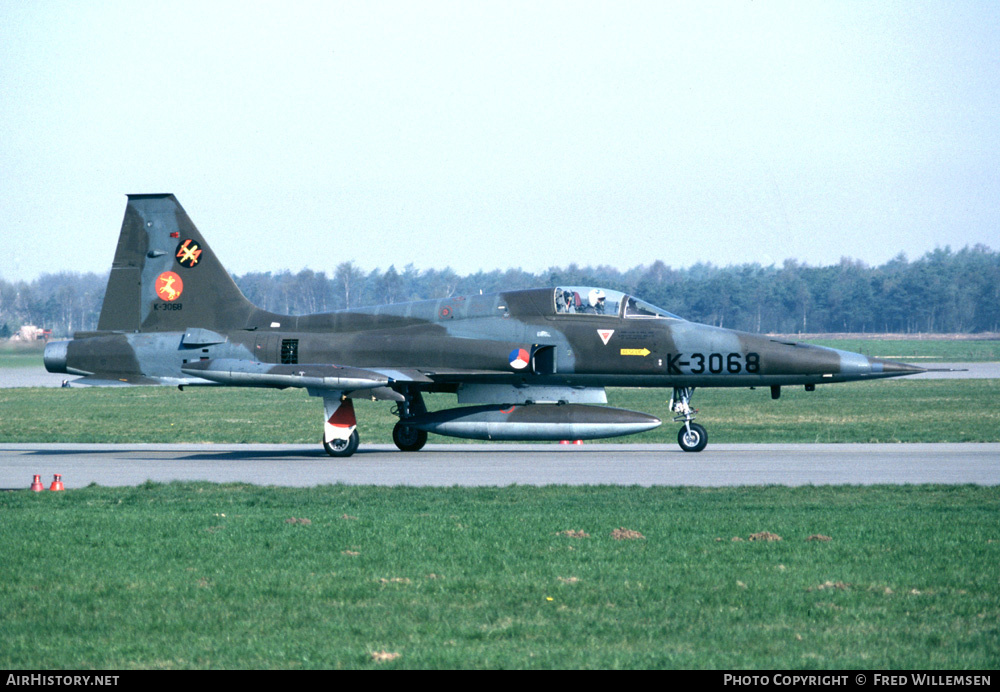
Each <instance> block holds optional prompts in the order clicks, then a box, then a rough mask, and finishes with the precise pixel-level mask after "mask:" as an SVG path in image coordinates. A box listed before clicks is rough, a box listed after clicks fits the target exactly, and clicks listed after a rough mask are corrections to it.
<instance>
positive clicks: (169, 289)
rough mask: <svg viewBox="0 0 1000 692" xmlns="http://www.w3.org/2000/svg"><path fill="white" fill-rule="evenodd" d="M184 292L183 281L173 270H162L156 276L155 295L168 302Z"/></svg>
mask: <svg viewBox="0 0 1000 692" xmlns="http://www.w3.org/2000/svg"><path fill="white" fill-rule="evenodd" d="M183 292H184V282H183V281H181V277H179V276H177V274H174V273H173V272H163V273H162V274H160V275H159V276H158V277H156V295H158V296H159V297H160V298H162V299H163V300H165V301H167V302H168V303H169V302H171V301H174V300H177V299H178V298H180V297H181V293H183Z"/></svg>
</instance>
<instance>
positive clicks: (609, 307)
mask: <svg viewBox="0 0 1000 692" xmlns="http://www.w3.org/2000/svg"><path fill="white" fill-rule="evenodd" d="M553 301H554V309H555V313H556V314H557V315H604V316H607V317H624V318H625V319H671V320H679V319H681V318H680V317H678V316H677V315H675V314H673V313H671V312H667V311H666V310H663V309H661V308H658V307H656V306H655V305H652V304H650V303H647V302H646V301H644V300H639V299H638V298H634V297H632V296H630V295H626V294H624V293H621V292H620V291H612V290H611V289H607V288H594V287H591V286H560V287H558V288H556V289H555V292H554V295H553Z"/></svg>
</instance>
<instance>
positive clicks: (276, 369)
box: [181, 358, 429, 391]
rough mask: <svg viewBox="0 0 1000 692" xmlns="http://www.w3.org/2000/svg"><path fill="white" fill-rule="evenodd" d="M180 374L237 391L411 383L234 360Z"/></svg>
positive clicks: (360, 371) (334, 369) (350, 371)
mask: <svg viewBox="0 0 1000 692" xmlns="http://www.w3.org/2000/svg"><path fill="white" fill-rule="evenodd" d="M181 371H182V372H183V373H184V374H185V375H191V376H194V377H200V378H202V379H204V380H208V381H210V382H214V383H216V384H223V385H229V386H237V387H240V386H242V387H280V388H284V387H304V388H307V389H315V390H324V389H328V390H337V391H354V390H357V389H374V388H377V387H385V386H386V385H388V384H391V383H392V382H394V381H399V380H403V381H414V380H412V379H410V376H409V374H408V373H407V372H404V371H391V374H392V376H390V374H383V373H381V372H378V371H376V370H369V369H365V368H352V367H349V366H342V365H325V364H295V365H277V364H274V363H260V362H257V361H251V360H240V359H238V358H211V359H209V360H202V361H198V362H196V363H188V364H187V365H185V366H184V367H183V368H181ZM415 374H417V375H419V373H415ZM428 381H429V380H428Z"/></svg>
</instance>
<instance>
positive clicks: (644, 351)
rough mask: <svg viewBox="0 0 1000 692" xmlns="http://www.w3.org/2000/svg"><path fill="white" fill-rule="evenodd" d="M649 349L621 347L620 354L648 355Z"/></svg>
mask: <svg viewBox="0 0 1000 692" xmlns="http://www.w3.org/2000/svg"><path fill="white" fill-rule="evenodd" d="M650 353H651V351H650V350H649V349H648V348H623V349H622V350H621V354H622V355H623V356H644V357H645V356H648V355H649V354H650Z"/></svg>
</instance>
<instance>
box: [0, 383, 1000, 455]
mask: <svg viewBox="0 0 1000 692" xmlns="http://www.w3.org/2000/svg"><path fill="white" fill-rule="evenodd" d="M608 396H609V403H610V405H612V406H619V407H623V408H628V409H633V410H637V411H645V412H647V413H651V414H653V415H658V416H660V417H661V418H663V419H665V420H666V423H665V424H664V425H662V426H660V427H659V428H658V429H656V430H653V431H650V432H648V433H643V434H640V435H633V436H631V437H627V438H614V439H612V440H609V441H611V442H623V441H625V442H652V443H656V442H662V443H668V444H674V443H675V442H676V440H675V438H676V435H677V430H678V427H679V426H678V425H676V424H674V423H673V422H672V421H671V420H670V417H669V416H668V413H667V399H668V398H669V396H670V392H669V391H667V390H642V389H612V390H609V392H608ZM694 404H695V406H696V407H697V408H699V409H700V411H701V413H700V414H699V417H698V421H699V422H700V423H702V424H703V425H705V426H706V428H707V429H708V432H709V438H710V442H709V444H714V443H720V442H743V443H752V442H998V441H1000V380H960V381H956V380H923V381H919V380H918V381H905V380H889V381H881V382H867V383H848V384H836V385H827V386H821V387H817V389H816V391H815V392H805V391H804V390H803V389H802V388H799V387H786V388H784V389H783V390H782V395H781V399H779V400H777V401H772V400H771V398H770V392H769V390H768V389H766V388H764V389H756V390H752V391H751V390H748V389H699V390H697V391H696V392H695V399H694ZM428 405H429V407H430V408H431V409H432V410H436V409H442V408H449V407H452V406H455V405H456V403H455V397H454V396H450V395H437V396H431V397H428ZM391 408H392V406H391V404H390V402H371V401H364V400H358V401H356V411H357V418H358V427H359V432H360V435H361V440H362V443H373V442H374V443H386V444H388V443H390V442H391V430H392V426H393V425H394V424H395V422H396V420H397V419H396V417H395V416H393V415H392V414H391ZM322 410H323V408H322V402H321V401H320V400H319V399H317V398H313V397H309V396H308V395H307V394H306V393H305V392H303V391H301V390H287V391H275V390H264V389H239V388H195V387H190V388H188V389H187V390H186V391H184V392H180V391H178V390H177V389H174V388H167V387H121V388H82V387H81V388H71V389H58V388H56V389H45V388H37V389H0V442H165V443H170V442H217V443H244V442H262V443H317V444H318V439H319V437H320V435H321V431H322V417H323V414H322ZM430 439H431V441H432V442H456V441H458V442H464V441H463V440H455V439H453V438H446V437H441V436H437V435H432V436H431V438H430Z"/></svg>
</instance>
